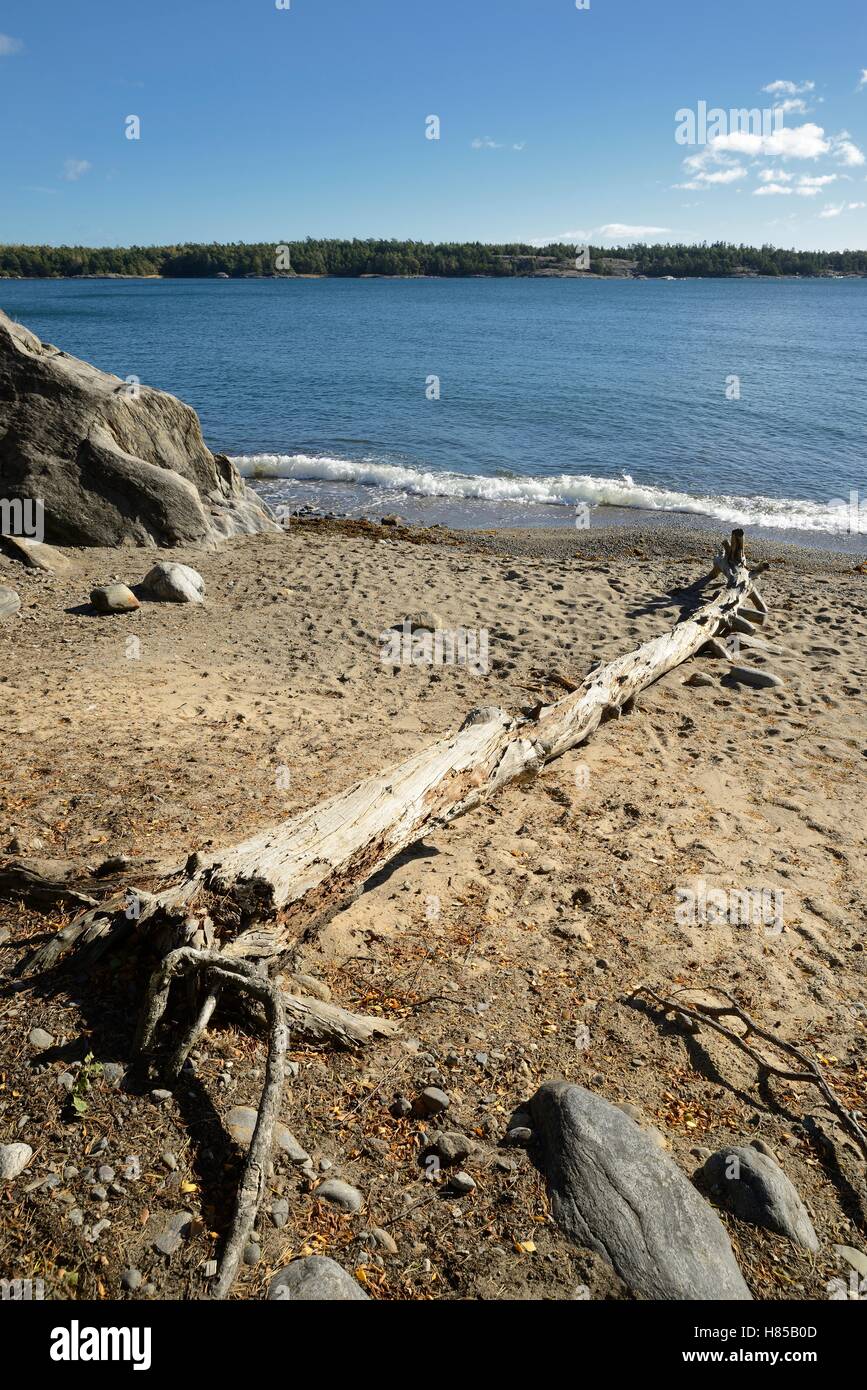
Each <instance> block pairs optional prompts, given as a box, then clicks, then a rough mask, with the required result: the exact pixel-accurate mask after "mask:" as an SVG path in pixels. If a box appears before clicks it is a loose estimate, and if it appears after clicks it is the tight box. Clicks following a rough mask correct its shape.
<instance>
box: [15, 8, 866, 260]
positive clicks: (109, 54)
mask: <svg viewBox="0 0 867 1390" xmlns="http://www.w3.org/2000/svg"><path fill="white" fill-rule="evenodd" d="M700 102H704V103H706V106H707V108H708V110H710V111H712V110H713V109H717V110H721V111H723V112H724V113H725V115H726V120H725V122H723V123H722V124H720V122H719V121H718V120H717V121H716V123H715V124H713V125H712V127H711V129H710V131H709V132H708V134H709V139H707V140H706V142H705V143H701V144H699V143H696V144H689V145H684V144H680V143H678V140H677V138H676V136H677V132H678V128H679V127H680V128H681V133H686V134H689V133H690V132H688V131H686V128H685V123H684V121H683V118H682V117H681V119H680V120H678V115H677V113H678V112H684V111H692V112H693V113H696V114H697V113H698V109H699V103H700ZM741 109H743V110H753V109H755V110H757V111H759V112H761V111H766V112H768V116H766V117H765V122H766V133H765V134H762V133H761V130H760V129H758V128H756V127H755V126H752V127H747V128H744V126H743V122H742V121H739V120H737V119H735V120H732V118H731V116H730V113H731V112H732V111H733V110H734V111H738V110H741ZM774 111H776V114H775V115H774V114H772V113H773V112H774ZM434 117H435V118H436V121H434V120H432V119H431V118H434ZM131 118H137V121H138V124H137V125H136V122H135V121H134V120H132V119H131ZM780 122H782V129H776V130H774V123H776V124H777V125H779V123H780ZM0 130H2V131H3V137H2V141H0V242H3V243H28V244H37V243H38V244H43V243H45V244H51V245H60V244H79V245H90V246H117V245H130V244H138V245H148V244H174V243H178V242H182V241H275V242H280V241H284V240H287V241H288V240H296V239H300V238H303V237H305V236H312V237H326V236H327V237H353V236H358V237H368V236H370V237H396V238H398V239H404V238H414V239H418V240H425V241H450V240H454V241H465V240H479V241H494V242H503V241H522V242H536V243H544V242H546V241H549V240H568V241H573V242H576V243H583V242H587V241H591V242H592V243H593V244H594V245H595V244H602V245H606V244H607V245H615V244H626V243H627V242H630V241H636V240H644V241H702V240H708V241H715V240H727V241H743V242H747V243H750V244H762V243H766V242H767V243H773V244H775V245H777V246H787V247H788V246H791V247H797V248H799V249H810V248H816V249H831V250H833V249H843V248H846V247H859V248H863V247H865V246H867V157H865V156H867V3H865V0H822V3H820V0H726V3H725V4H723V3H708V0H578V3H577V4H576V0H171V3H168V0H147V3H137V4H136V3H131V0H85V3H76V4H70V3H68V0H38V3H37V0H4V3H0ZM694 133H695V135H696V138H698V137H699V136H701V134H702V132H701V131H700V130H698V129H697V130H696V131H695V132H694ZM135 134H137V135H138V138H130V136H131V135H135ZM435 134H436V135H438V137H439V138H436V139H434V138H429V137H430V136H432V135H435Z"/></svg>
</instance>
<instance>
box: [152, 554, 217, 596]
mask: <svg viewBox="0 0 867 1390" xmlns="http://www.w3.org/2000/svg"><path fill="white" fill-rule="evenodd" d="M141 587H142V592H143V593H145V594H147V596H148V598H152V599H158V600H160V601H161V602H164V603H201V602H202V601H203V599H204V595H205V581H204V579H203V578H202V576H201V575H200V574H199V572H198V571H197V570H194V569H191V568H190V566H189V565H177V564H172V563H170V562H169V561H167V560H160V561H159V562H158V563H157V564H156V565H154V567H153V569H150V570H148V572H147V574H146V575H145V577H144V579H143V580H142V584H141Z"/></svg>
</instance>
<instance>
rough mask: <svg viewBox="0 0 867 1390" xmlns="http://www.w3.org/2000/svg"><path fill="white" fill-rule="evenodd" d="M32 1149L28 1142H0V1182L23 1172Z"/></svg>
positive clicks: (30, 1156) (31, 1154) (7, 1180)
mask: <svg viewBox="0 0 867 1390" xmlns="http://www.w3.org/2000/svg"><path fill="white" fill-rule="evenodd" d="M32 1157H33V1150H32V1149H31V1147H30V1145H29V1144H0V1182H9V1181H10V1180H11V1179H12V1178H17V1177H18V1174H19V1173H23V1172H24V1169H25V1168H26V1167H27V1165H28V1163H29V1162H30V1160H31V1158H32Z"/></svg>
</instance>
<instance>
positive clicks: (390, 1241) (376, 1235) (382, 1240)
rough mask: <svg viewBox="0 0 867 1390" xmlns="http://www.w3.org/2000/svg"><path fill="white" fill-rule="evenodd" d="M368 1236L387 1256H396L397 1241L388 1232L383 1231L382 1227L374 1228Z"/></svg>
mask: <svg viewBox="0 0 867 1390" xmlns="http://www.w3.org/2000/svg"><path fill="white" fill-rule="evenodd" d="M370 1234H371V1235H372V1237H373V1239H374V1240H375V1241H376V1243H377V1245H378V1246H379V1248H380V1250H386V1251H387V1252H388V1254H389V1255H396V1254H397V1241H396V1240H395V1239H394V1237H393V1236H390V1235H389V1233H388V1231H386V1230H384V1229H383V1227H382V1226H374V1228H373V1230H372V1231H371V1232H370Z"/></svg>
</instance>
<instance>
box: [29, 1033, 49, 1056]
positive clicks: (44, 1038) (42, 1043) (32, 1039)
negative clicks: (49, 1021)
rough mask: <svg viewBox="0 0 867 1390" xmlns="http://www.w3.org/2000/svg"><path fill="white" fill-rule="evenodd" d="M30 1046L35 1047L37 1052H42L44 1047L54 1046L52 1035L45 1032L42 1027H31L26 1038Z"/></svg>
mask: <svg viewBox="0 0 867 1390" xmlns="http://www.w3.org/2000/svg"><path fill="white" fill-rule="evenodd" d="M28 1041H29V1043H30V1046H31V1047H35V1048H36V1050H37V1052H44V1051H45V1049H46V1048H48V1047H53V1046H54V1036H53V1034H51V1033H46V1031H45V1029H44V1028H33V1029H31V1031H30V1035H29V1038H28Z"/></svg>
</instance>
